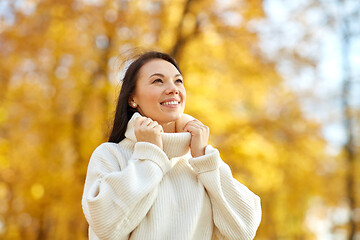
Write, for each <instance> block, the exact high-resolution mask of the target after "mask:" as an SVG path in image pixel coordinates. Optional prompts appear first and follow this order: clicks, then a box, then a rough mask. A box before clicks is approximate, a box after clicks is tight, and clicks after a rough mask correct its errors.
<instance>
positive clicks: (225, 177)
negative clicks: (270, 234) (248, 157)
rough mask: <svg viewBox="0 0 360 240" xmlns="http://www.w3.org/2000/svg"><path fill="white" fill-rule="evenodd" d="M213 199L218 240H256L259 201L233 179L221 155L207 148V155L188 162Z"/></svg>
mask: <svg viewBox="0 0 360 240" xmlns="http://www.w3.org/2000/svg"><path fill="white" fill-rule="evenodd" d="M189 163H190V165H191V166H192V167H193V169H194V171H195V172H196V173H197V174H198V179H199V181H201V182H202V184H203V185H204V187H205V189H206V191H207V192H208V195H209V197H210V201H211V205H212V208H213V220H214V224H215V230H214V234H215V235H216V236H217V238H218V239H244V240H245V239H246V240H247V239H254V237H255V234H256V231H257V229H258V227H259V225H260V221H261V205H260V198H259V197H258V196H257V195H255V194H254V193H252V192H251V191H250V190H249V189H248V188H247V187H245V186H244V185H243V184H241V183H239V182H238V181H237V180H236V179H234V178H233V177H232V173H231V170H230V168H229V166H228V165H227V164H226V163H224V162H223V161H222V160H221V158H220V154H219V151H218V150H217V149H214V148H213V147H212V146H210V145H208V146H207V147H206V149H205V155H204V156H200V157H197V158H191V159H190V160H189Z"/></svg>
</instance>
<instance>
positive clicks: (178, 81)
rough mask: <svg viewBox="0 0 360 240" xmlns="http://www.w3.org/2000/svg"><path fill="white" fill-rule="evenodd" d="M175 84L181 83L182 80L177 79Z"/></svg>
mask: <svg viewBox="0 0 360 240" xmlns="http://www.w3.org/2000/svg"><path fill="white" fill-rule="evenodd" d="M175 82H177V83H181V84H182V83H183V80H181V79H177V80H176V81H175Z"/></svg>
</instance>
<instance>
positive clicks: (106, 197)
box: [82, 142, 170, 239]
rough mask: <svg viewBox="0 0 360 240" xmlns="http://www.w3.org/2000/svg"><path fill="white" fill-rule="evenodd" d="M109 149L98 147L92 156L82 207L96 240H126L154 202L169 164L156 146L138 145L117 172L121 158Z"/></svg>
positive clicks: (109, 147) (104, 145)
mask: <svg viewBox="0 0 360 240" xmlns="http://www.w3.org/2000/svg"><path fill="white" fill-rule="evenodd" d="M112 148H113V147H112V146H111V145H110V144H102V145H100V146H99V147H98V148H97V149H96V150H95V151H94V153H93V154H92V156H91V159H90V163H89V167H88V173H87V177H86V181H85V188H84V193H83V198H82V206H83V211H84V214H85V217H86V219H87V221H88V223H89V225H90V226H91V228H92V230H93V231H94V232H95V234H96V235H97V236H98V237H99V238H100V239H127V237H128V235H129V234H130V233H131V232H132V231H133V230H134V229H135V228H136V226H138V224H139V223H140V222H141V221H142V219H143V218H144V217H145V216H146V213H147V212H148V211H149V209H150V207H151V206H152V204H153V202H154V201H155V198H156V196H157V186H158V184H159V183H160V181H161V179H162V178H163V176H164V174H165V173H166V172H167V171H168V170H169V168H170V163H169V160H168V158H167V156H166V155H165V153H164V152H163V151H162V150H161V149H160V148H159V147H158V146H155V145H154V144H151V143H148V142H138V143H136V144H135V149H134V152H133V154H132V156H131V158H130V159H129V160H128V163H127V166H126V167H125V168H124V169H120V166H119V162H121V161H124V156H121V154H120V153H118V151H116V150H115V151H114V149H112Z"/></svg>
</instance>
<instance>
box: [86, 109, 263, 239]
mask: <svg viewBox="0 0 360 240" xmlns="http://www.w3.org/2000/svg"><path fill="white" fill-rule="evenodd" d="M138 116H140V114H138V113H135V114H134V115H133V117H132V118H131V119H130V121H129V123H128V127H127V130H126V133H125V137H126V138H125V139H124V140H122V141H121V142H120V143H118V144H117V143H109V142H107V143H103V144H101V145H100V146H99V147H97V148H96V149H95V151H94V152H93V154H92V156H91V159H90V162H89V166H88V172H87V176H86V181H85V187H84V193H83V198H82V207H83V211H84V214H85V217H86V219H87V221H88V223H89V239H91V240H94V239H114V240H115V239H119V240H122V239H141V240H144V239H153V240H162V239H165V240H167V239H169V240H177V239H178V240H190V239H194V240H198V239H204V240H207V239H209V240H210V239H253V238H254V237H255V234H256V230H257V228H258V226H259V224H260V220H261V206H260V198H259V197H258V196H256V195H255V194H254V193H252V192H251V191H250V190H249V189H248V188H246V187H245V186H244V185H242V184H241V183H239V182H238V181H237V180H236V179H234V178H233V177H232V174H231V170H230V168H229V166H228V165H227V164H226V163H224V162H223V161H222V160H221V158H220V155H219V152H218V150H216V149H214V148H213V147H211V146H210V145H208V146H207V147H206V150H205V155H204V156H201V157H196V158H191V154H190V151H189V144H190V138H191V135H190V133H187V132H186V133H163V134H162V139H163V149H164V150H161V149H160V148H159V147H157V146H156V145H154V144H151V143H147V142H137V141H136V137H135V133H134V120H135V118H136V117H138Z"/></svg>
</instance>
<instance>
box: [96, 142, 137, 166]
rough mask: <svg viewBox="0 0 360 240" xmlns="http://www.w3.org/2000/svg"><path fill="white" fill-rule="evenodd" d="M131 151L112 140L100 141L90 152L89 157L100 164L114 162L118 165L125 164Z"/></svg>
mask: <svg viewBox="0 0 360 240" xmlns="http://www.w3.org/2000/svg"><path fill="white" fill-rule="evenodd" d="M130 156H131V151H130V150H129V149H126V148H125V147H124V146H123V145H121V144H118V143H113V142H104V143H101V144H100V145H99V146H98V147H97V148H96V149H95V150H94V152H93V153H92V155H91V159H93V160H94V161H96V162H98V163H99V162H101V163H102V164H116V165H120V167H124V166H126V163H127V160H128V159H129V158H130Z"/></svg>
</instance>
